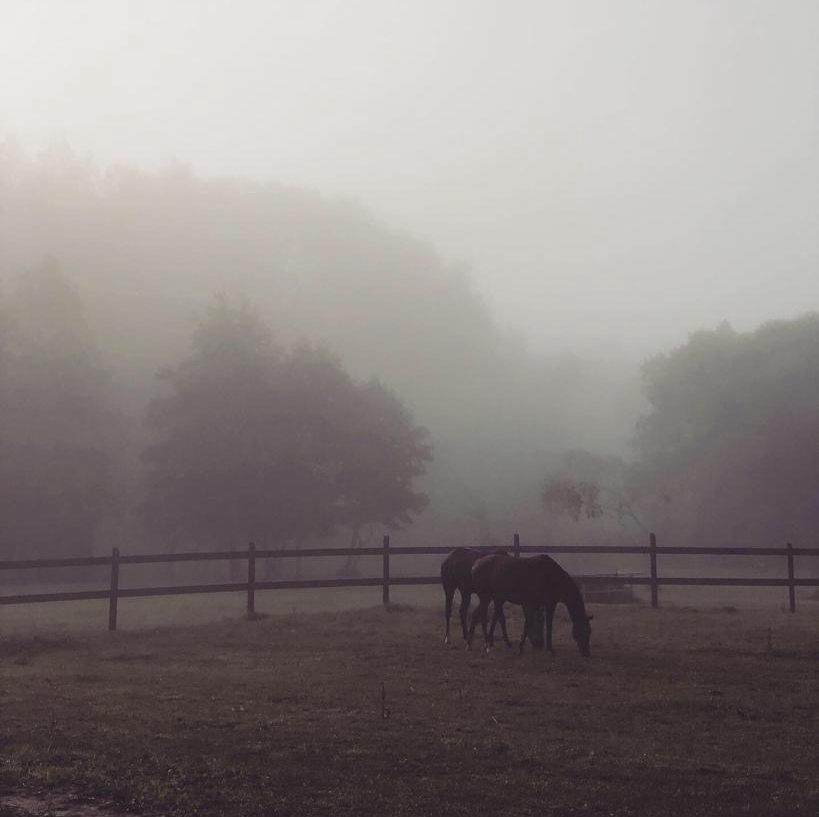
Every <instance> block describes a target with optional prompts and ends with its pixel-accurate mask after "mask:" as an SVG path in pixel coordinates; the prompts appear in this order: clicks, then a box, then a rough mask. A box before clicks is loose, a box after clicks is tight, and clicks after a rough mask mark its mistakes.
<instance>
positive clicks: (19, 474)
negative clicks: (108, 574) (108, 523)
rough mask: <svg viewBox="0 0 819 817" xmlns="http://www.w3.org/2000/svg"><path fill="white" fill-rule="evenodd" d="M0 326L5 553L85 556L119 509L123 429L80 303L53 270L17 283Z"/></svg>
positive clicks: (0, 501) (52, 265)
mask: <svg viewBox="0 0 819 817" xmlns="http://www.w3.org/2000/svg"><path fill="white" fill-rule="evenodd" d="M0 327H1V328H0V519H2V520H3V523H2V527H3V530H2V541H3V544H4V548H3V549H4V552H6V553H7V554H9V555H12V556H14V557H24V556H26V555H32V556H34V555H36V556H42V555H54V554H58V553H66V554H70V555H76V554H81V553H88V552H89V551H90V550H91V549H92V547H93V545H94V540H95V537H96V534H97V531H98V528H99V525H100V524H101V522H102V521H103V519H104V518H105V516H106V515H107V514H108V513H109V512H111V511H112V510H113V509H114V506H115V500H116V489H115V485H116V469H115V448H116V441H117V437H118V435H119V433H120V432H121V428H122V425H121V418H120V417H119V415H118V413H117V409H116V405H115V400H114V394H113V388H112V385H111V380H110V377H109V375H108V373H107V371H106V370H105V369H104V368H103V365H102V356H101V353H100V351H99V349H98V348H97V347H96V345H95V343H94V339H93V337H92V336H91V335H90V333H89V331H88V330H87V328H86V320H85V314H84V309H83V304H82V302H81V299H80V297H79V295H78V293H77V291H76V290H75V289H74V288H73V287H72V285H71V284H70V283H69V281H68V280H67V279H66V278H65V277H64V276H63V275H62V274H61V273H60V271H59V269H58V267H57V264H56V262H55V261H53V260H48V261H46V262H44V263H43V264H42V265H41V266H40V267H39V268H37V269H36V270H34V271H32V272H30V273H27V274H25V275H22V276H19V277H18V278H17V279H16V280H15V282H14V285H13V286H12V287H11V288H10V291H9V294H8V297H7V298H6V299H5V303H4V308H3V310H2V316H0Z"/></svg>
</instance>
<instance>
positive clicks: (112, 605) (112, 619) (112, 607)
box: [108, 548, 119, 632]
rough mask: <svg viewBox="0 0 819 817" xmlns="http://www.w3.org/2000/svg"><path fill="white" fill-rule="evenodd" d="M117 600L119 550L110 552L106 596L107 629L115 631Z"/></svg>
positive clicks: (115, 549)
mask: <svg viewBox="0 0 819 817" xmlns="http://www.w3.org/2000/svg"><path fill="white" fill-rule="evenodd" d="M118 599H119V548H114V549H113V550H112V551H111V594H110V595H109V596H108V629H109V630H110V631H111V632H113V631H114V630H116V629H117V600H118Z"/></svg>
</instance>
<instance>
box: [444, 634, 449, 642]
mask: <svg viewBox="0 0 819 817" xmlns="http://www.w3.org/2000/svg"><path fill="white" fill-rule="evenodd" d="M444 644H449V636H448V635H445V636H444Z"/></svg>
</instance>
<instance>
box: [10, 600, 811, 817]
mask: <svg viewBox="0 0 819 817" xmlns="http://www.w3.org/2000/svg"><path fill="white" fill-rule="evenodd" d="M318 595H321V597H322V598H323V599H325V600H328V599H330V598H331V596H328V595H327V594H323V595H322V594H321V593H320V594H318ZM331 595H332V594H331ZM368 597H369V598H371V597H372V594H371V593H369V594H368ZM421 597H422V598H430V599H431V598H433V597H432V596H421ZM362 598H363V597H362ZM436 598H437V597H436ZM348 600H349V599H348ZM199 603H200V604H202V603H205V602H204V601H203V600H199ZM223 603H224V602H222V601H215V602H214V604H216V605H220V604H223ZM152 604H153V609H154V610H157V609H162V608H161V607H160V608H157V605H158V604H160V605H161V603H159V602H157V601H156V600H152ZM60 606H62V605H60ZM91 606H92V607H93V605H91ZM232 606H233V609H234V610H235V607H236V598H235V597H233V600H232ZM334 606H337V605H334V604H333V603H332V602H329V603H328V604H327V607H328V608H333V607H334ZM43 607H45V605H43ZM52 607H57V606H56V605H54V606H52ZM65 607H66V610H68V609H69V608H73V609H77V610H79V609H80V608H81V607H83V606H82V605H66V606H65ZM87 609H88V606H87V605H86V606H85V607H84V610H86V611H87ZM173 610H174V608H173V607H166V608H164V612H165V615H164V618H161V620H164V621H168V620H169V619H170V618H172V616H173ZM4 612H5V611H4ZM100 612H101V611H99V610H97V614H98V615H97V616H96V618H95V619H94V622H95V626H97V627H99V626H101V625H102V623H103V621H104V619H103V617H102V616H100V615H99V613H100ZM131 612H132V614H133V618H132V620H133V619H134V618H135V615H136V612H137V608H132V611H131ZM227 612H230V611H229V609H228V608H227V607H225V608H224V610H223V609H222V608H218V607H217V609H216V610H215V611H214V615H213V619H214V621H213V622H212V623H210V624H208V625H205V626H196V627H175V628H163V629H154V630H143V631H130V632H119V633H116V634H108V633H92V632H89V631H88V629H87V627H84V626H75V627H70V626H67V625H68V623H70V622H71V621H72V618H71V616H67V615H64V616H63V623H64V624H65V625H66V626H64V627H63V628H62V630H60V629H58V628H55V627H53V626H51V627H49V626H47V624H48V622H47V621H45V620H43V619H39V620H36V617H35V620H36V625H32V626H33V629H29V630H27V631H26V630H24V629H21V628H19V627H17V628H16V630H17V631H18V632H21V633H22V634H21V635H17V636H12V634H11V630H12V629H13V628H11V627H10V625H9V620H8V618H6V617H5V616H4V619H5V623H4V624H3V629H2V630H1V631H0V632H2V633H3V635H0V709H1V711H2V720H1V721H0V792H1V791H2V788H3V787H5V788H6V790H10V789H11V788H16V787H20V786H28V787H35V786H41V787H42V786H45V787H49V788H51V789H53V790H59V789H66V788H71V789H72V790H73V791H75V792H79V793H80V794H83V795H85V796H87V797H88V798H101V799H103V800H105V801H110V802H112V803H114V804H116V805H117V806H119V807H120V808H125V809H130V810H133V811H138V812H140V811H142V812H155V813H162V814H169V815H170V814H173V815H183V814H184V815H194V814H202V815H231V817H238V815H274V814H282V815H285V814H293V815H300V816H304V817H306V816H307V815H328V814H333V815H346V814H349V815H385V814H390V815H393V814H394V815H430V814H447V815H460V814H463V815H467V814H468V815H480V814H499V815H507V814H508V815H529V814H532V815H534V814H537V815H544V814H554V815H568V814H595V815H596V814H600V815H604V814H605V815H652V814H658V815H714V814H720V815H722V817H727V815H733V814H743V815H748V814H752V815H753V814H757V815H762V814H764V815H796V814H806V815H814V814H816V813H817V812H819V781H818V780H817V769H819V755H818V754H817V745H816V734H817V732H816V727H817V666H818V665H819V626H818V625H817V615H816V613H817V610H816V607H815V606H814V607H813V608H811V607H810V606H809V605H803V607H802V610H801V611H800V612H799V613H797V614H796V615H795V616H789V615H788V614H787V613H782V612H781V611H779V610H740V611H739V612H728V611H722V610H709V611H706V610H702V611H695V610H691V609H661V610H656V611H651V610H646V609H644V608H639V607H636V608H615V607H598V608H596V609H595V610H594V612H595V613H596V615H595V621H594V624H595V631H594V634H593V637H592V649H593V657H592V659H591V660H584V659H582V658H581V657H580V656H579V655H578V654H577V651H576V650H575V648H574V645H573V644H572V643H570V636H569V627H568V624H567V622H566V621H565V620H563V619H561V620H560V621H559V622H558V623H557V631H556V646H557V648H558V654H557V656H555V657H554V658H552V657H549V656H546V655H544V654H533V653H531V652H529V653H528V654H526V655H524V656H522V657H521V656H518V655H516V654H514V653H512V652H508V651H507V650H506V649H505V648H502V647H499V648H497V649H496V651H495V652H494V653H493V654H491V655H489V656H486V657H483V656H482V655H481V653H480V651H476V652H474V653H466V652H464V651H463V650H462V649H461V648H459V647H455V646H453V647H450V648H446V647H444V646H443V644H442V642H441V638H440V635H441V621H440V614H439V612H438V611H437V609H434V608H432V607H418V608H409V607H406V606H399V607H398V609H395V610H393V611H390V612H385V611H383V610H382V609H380V608H368V609H364V610H361V611H357V612H356V611H349V610H346V611H340V610H337V609H328V610H326V611H325V612H321V613H312V614H292V613H291V614H280V615H275V616H270V617H267V618H264V619H262V620H259V621H255V622H245V621H242V620H238V619H236V618H233V619H232V620H224V615H225V614H226V613H227ZM82 615H85V612H83V614H82ZM220 619H221V620H220ZM128 620H129V617H128V615H127V610H126V614H125V615H123V621H128ZM768 627H770V628H771V636H770V647H771V648H770V649H769V643H768ZM519 628H520V621H519V619H518V620H517V621H514V620H512V621H510V629H512V630H513V631H514V632H517V631H519ZM35 630H36V632H35ZM382 683H383V684H384V688H385V691H386V707H387V709H388V717H386V718H384V717H382V712H381V699H380V690H381V684H382Z"/></svg>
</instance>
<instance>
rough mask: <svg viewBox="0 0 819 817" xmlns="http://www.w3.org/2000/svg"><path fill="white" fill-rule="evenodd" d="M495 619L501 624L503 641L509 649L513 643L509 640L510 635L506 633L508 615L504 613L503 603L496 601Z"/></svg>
mask: <svg viewBox="0 0 819 817" xmlns="http://www.w3.org/2000/svg"><path fill="white" fill-rule="evenodd" d="M495 619H496V620H497V621H499V622H500V626H501V633H502V634H503V641H504V643H505V644H506V646H507V647H511V646H512V642H511V641H510V640H509V633H507V632H506V615H505V613H504V612H503V602H502V601H496V602H495Z"/></svg>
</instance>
